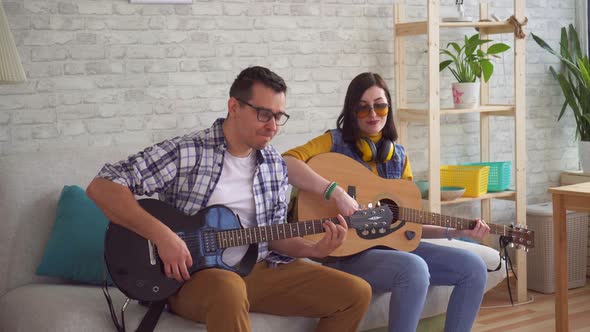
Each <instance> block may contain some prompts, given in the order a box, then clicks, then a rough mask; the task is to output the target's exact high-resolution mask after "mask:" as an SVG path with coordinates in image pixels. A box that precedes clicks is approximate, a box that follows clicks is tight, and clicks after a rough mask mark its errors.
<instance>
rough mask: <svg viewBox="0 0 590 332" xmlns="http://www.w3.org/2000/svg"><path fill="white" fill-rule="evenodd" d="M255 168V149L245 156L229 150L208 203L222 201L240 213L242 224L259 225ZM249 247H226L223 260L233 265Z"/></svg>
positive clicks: (219, 202)
mask: <svg viewBox="0 0 590 332" xmlns="http://www.w3.org/2000/svg"><path fill="white" fill-rule="evenodd" d="M255 170H256V152H255V151H253V152H252V153H250V155H249V156H248V157H245V158H238V157H234V156H232V155H231V154H230V153H229V152H226V153H225V156H224V158H223V168H222V171H221V175H220V177H219V181H218V182H217V185H216V186H215V188H214V189H213V193H212V194H211V197H210V198H209V202H208V203H207V206H210V205H214V204H223V205H225V206H227V207H228V208H230V209H231V210H232V211H233V212H234V213H235V214H236V215H238V216H239V217H240V221H241V223H242V227H244V228H248V227H256V226H257V225H258V223H257V222H256V207H255V202H254V172H255ZM247 250H248V246H247V245H246V246H239V247H230V248H227V249H226V250H225V251H224V252H223V256H222V259H223V262H224V263H225V264H228V265H231V266H234V265H236V264H237V263H238V262H239V261H240V260H242V258H244V255H246V251H247Z"/></svg>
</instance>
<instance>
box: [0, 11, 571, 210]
mask: <svg viewBox="0 0 590 332" xmlns="http://www.w3.org/2000/svg"><path fill="white" fill-rule="evenodd" d="M406 2H407V3H411V4H410V5H409V6H408V8H407V11H406V14H407V16H408V19H410V20H412V19H417V18H422V17H424V15H425V7H424V4H425V1H406ZM472 2H475V1H472ZM3 3H4V8H5V10H6V12H7V15H8V19H9V23H10V25H11V28H12V29H13V33H14V36H15V39H16V42H17V44H18V49H19V51H20V54H21V57H22V60H23V63H24V67H25V70H26V72H27V76H28V78H29V81H28V82H27V83H24V84H21V85H17V86H0V156H1V155H6V154H10V153H17V152H22V151H38V150H51V149H55V148H57V147H60V146H89V147H90V146H105V145H107V146H108V145H116V144H119V143H121V142H134V143H144V144H146V145H147V144H150V143H154V142H156V141H159V140H161V139H164V138H166V137H169V136H172V135H178V134H182V133H185V132H187V131H190V130H194V129H197V128H204V127H206V126H208V125H209V124H210V123H211V122H212V121H213V120H214V119H215V118H216V117H219V116H224V115H225V107H226V98H227V93H228V90H229V86H230V84H231V82H232V81H233V79H234V77H235V76H236V75H237V74H238V73H239V71H240V70H242V69H243V68H244V67H246V66H248V65H255V64H260V65H264V66H268V67H270V68H271V69H273V70H274V71H276V72H277V73H278V74H280V75H282V76H283V77H284V78H285V79H286V81H287V83H288V85H289V88H290V92H289V95H288V100H287V106H288V110H289V113H290V114H292V118H291V121H290V122H289V124H288V125H287V126H286V127H285V128H284V130H283V131H282V133H281V134H280V135H279V137H277V138H276V140H277V142H278V143H279V144H280V145H281V146H283V147H285V148H286V147H290V146H292V145H293V144H297V143H301V142H304V141H305V140H306V139H307V138H310V137H313V136H315V135H317V134H320V133H322V132H323V131H325V130H326V129H329V128H331V127H333V126H334V124H335V119H336V117H337V115H338V113H339V109H340V107H341V105H342V101H343V98H344V94H345V91H346V87H347V84H348V82H349V81H350V79H351V78H352V77H354V76H355V75H357V74H358V73H360V72H363V71H367V70H371V71H376V72H379V73H381V74H382V75H383V76H384V77H385V78H386V79H387V80H388V81H389V82H390V84H391V88H392V90H393V88H394V86H393V77H394V76H393V75H394V72H393V53H392V52H393V42H392V39H391V35H392V34H391V30H392V25H393V20H392V15H393V6H392V2H391V1H389V0H387V1H386V0H329V1H328V0H326V1H317V0H316V1H314V0H292V1H288V0H266V1H243V0H235V1H214V2H209V1H198V0H195V1H194V3H193V4H192V5H132V4H129V3H127V1H125V0H119V1H109V0H101V1H74V0H35V1H34V0H4V1H3ZM452 3H453V2H452V1H450V0H444V1H443V8H442V9H443V13H445V12H447V13H448V12H449V11H450V12H453V6H452ZM491 6H492V9H491V12H496V13H499V16H501V17H507V16H509V15H510V14H511V12H512V11H511V8H512V0H502V1H493V2H492V3H491ZM573 6H574V1H573V0H566V1H560V2H549V1H546V0H529V1H527V16H528V17H529V24H528V26H527V32H530V31H532V32H535V33H537V34H539V35H540V36H542V37H544V38H545V39H546V40H547V41H548V42H549V43H550V44H551V45H554V46H555V45H557V41H558V38H559V31H558V29H556V28H555V27H559V26H563V25H566V24H568V23H571V22H573V19H574V7H573ZM467 10H468V14H470V15H475V14H476V13H477V9H476V8H475V6H472V7H468V8H467ZM475 16H476V15H475ZM460 32H461V33H466V34H472V33H473V31H472V30H465V31H460ZM454 33H455V32H454V31H453V32H449V31H446V32H445V33H444V34H443V37H442V42H441V44H445V43H446V42H447V41H450V40H452V39H453V38H454V37H455V35H454ZM415 40H416V41H415V42H411V43H409V50H408V55H409V56H408V63H409V65H410V67H409V69H408V89H409V92H408V97H409V101H410V103H412V104H415V105H417V106H420V105H424V101H425V97H426V93H427V90H426V89H427V87H426V86H425V84H424V82H425V77H426V76H425V75H426V71H427V69H426V67H425V66H424V65H425V63H426V56H425V54H424V53H423V50H424V46H423V45H424V43H423V42H424V38H423V37H418V38H416V39H415ZM502 41H504V42H507V43H512V41H511V37H510V36H508V35H504V36H503V37H502ZM502 63H503V64H502ZM556 63H557V62H556V61H555V59H553V58H552V57H551V56H549V55H548V54H547V53H546V52H544V51H543V50H541V49H540V48H539V47H538V46H537V45H536V44H535V43H534V42H532V40H531V39H530V38H529V39H528V41H527V90H526V91H527V107H528V109H527V152H528V163H527V168H528V169H527V170H528V174H527V188H528V199H529V202H531V203H534V202H538V201H541V200H547V199H548V198H549V196H548V195H547V194H546V189H547V187H549V186H552V185H555V184H557V182H558V176H559V173H560V172H561V170H564V169H575V168H577V164H578V156H577V145H576V143H575V142H574V138H573V128H574V126H573V121H572V118H571V116H567V117H566V119H564V120H562V121H561V122H559V123H558V122H556V117H557V114H558V111H559V108H560V106H561V103H562V100H563V99H562V97H561V96H560V95H561V92H560V90H559V88H558V86H557V85H556V84H555V82H553V80H552V78H551V77H550V75H549V73H548V66H549V65H555V64H556ZM512 66H513V58H512V56H508V55H507V56H505V57H504V59H503V60H502V61H499V62H497V64H496V67H495V75H494V77H493V78H492V81H491V86H492V99H493V101H496V102H511V100H512V98H513V97H512V89H511V86H512V80H513V76H512V68H513V67H512ZM451 81H452V80H451V76H450V75H449V74H448V73H445V74H443V75H442V79H441V94H442V105H450V103H451V99H450V93H449V90H450V89H449V86H450V82H451ZM392 92H393V91H392ZM394 98H395V96H394ZM443 121H444V124H445V125H444V126H443V129H442V144H443V150H442V151H443V154H442V162H443V163H456V162H463V161H476V160H478V158H479V149H478V144H479V143H478V142H479V131H478V127H479V125H478V117H477V116H474V115H463V116H451V117H446V118H444V119H443ZM513 128H514V126H513V122H512V120H510V119H494V120H493V121H492V131H493V132H494V133H495V134H494V136H493V140H492V141H493V146H492V156H493V158H494V159H495V160H512V159H513V157H512V147H513V145H514V144H513V135H512V132H513ZM411 129H412V130H411V131H410V133H411V134H410V140H411V142H412V143H411V144H410V145H409V146H408V147H407V148H408V150H409V153H410V156H411V158H412V166H413V167H414V170H415V173H416V175H417V177H423V176H424V174H425V165H426V156H427V155H426V153H425V151H424V148H425V147H426V144H427V142H426V140H425V137H426V134H427V130H426V128H424V127H422V126H413V127H412V128H411ZM507 207H508V208H507ZM477 209H478V205H477V204H465V205H464V206H459V207H456V208H453V209H451V210H449V211H450V213H453V214H462V215H470V214H474V213H477ZM512 215H513V209H512V203H503V202H498V203H494V216H495V217H499V219H500V220H504V221H510V219H511V218H512Z"/></svg>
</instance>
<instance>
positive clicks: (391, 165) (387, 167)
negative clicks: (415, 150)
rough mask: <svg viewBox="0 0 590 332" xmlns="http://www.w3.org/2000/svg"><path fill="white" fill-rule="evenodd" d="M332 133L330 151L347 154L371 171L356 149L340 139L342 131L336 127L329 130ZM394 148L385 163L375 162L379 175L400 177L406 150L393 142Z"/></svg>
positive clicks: (389, 177)
mask: <svg viewBox="0 0 590 332" xmlns="http://www.w3.org/2000/svg"><path fill="white" fill-rule="evenodd" d="M330 133H331V134H332V152H337V153H341V154H343V155H345V156H348V157H350V158H352V159H354V160H356V161H358V162H359V163H361V165H363V166H365V167H366V168H367V169H369V170H370V171H371V172H372V171H373V170H372V169H371V166H369V165H367V163H366V162H364V161H363V159H362V158H361V157H359V155H358V154H357V152H356V149H355V148H354V147H352V146H351V145H350V144H348V143H346V142H344V140H343V139H342V132H341V131H340V130H338V129H332V130H330ZM381 144H382V143H381V142H379V143H377V148H379V147H380V146H381ZM394 145H395V150H394V152H393V157H392V158H391V160H389V161H388V162H386V163H377V173H379V176H380V177H382V178H386V179H400V178H401V177H402V172H403V171H404V164H405V162H406V151H405V149H404V147H403V146H401V145H399V144H395V143H394Z"/></svg>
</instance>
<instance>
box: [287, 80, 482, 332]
mask: <svg viewBox="0 0 590 332" xmlns="http://www.w3.org/2000/svg"><path fill="white" fill-rule="evenodd" d="M396 140H397V132H396V129H395V125H394V122H393V115H392V111H391V97H390V94H389V91H388V88H387V85H386V84H385V81H384V80H383V79H382V78H381V77H380V76H379V75H378V74H375V73H362V74H360V75H358V76H357V77H355V78H354V79H353V80H352V82H350V85H349V86H348V91H347V93H346V98H345V100H344V107H343V109H342V112H341V113H340V116H339V117H338V121H337V129H334V130H331V131H328V132H326V133H325V134H323V135H321V136H318V137H316V138H315V139H313V140H311V141H309V142H308V143H306V144H305V145H302V146H300V147H297V148H294V149H292V150H289V151H287V152H286V153H285V154H284V155H283V157H284V158H285V161H286V162H287V167H288V171H289V182H290V183H291V184H292V185H293V186H295V187H296V188H299V189H300V190H306V191H310V192H315V193H318V194H321V195H323V196H324V198H325V199H329V200H334V201H335V203H336V206H337V207H338V209H339V211H340V213H342V214H343V215H351V214H352V213H353V212H354V211H356V210H357V209H358V208H359V206H358V204H357V202H356V201H355V200H354V199H352V198H351V197H350V196H348V194H347V193H346V191H345V190H344V189H343V188H341V187H339V186H336V185H335V183H334V182H330V181H329V180H327V179H325V178H323V177H322V176H320V175H319V174H317V173H315V172H314V171H313V170H312V169H311V168H310V167H309V166H307V164H306V163H305V162H307V161H308V160H309V159H310V158H311V157H313V156H315V155H317V154H320V153H324V152H338V153H341V154H344V155H347V156H349V157H351V158H353V159H355V160H357V161H358V162H360V163H361V164H363V165H364V166H365V167H367V168H369V169H371V170H372V171H373V172H374V173H376V174H378V175H379V176H381V177H384V178H390V179H397V178H401V179H407V180H411V179H412V169H411V167H410V162H409V160H408V156H407V154H406V152H405V149H404V148H403V146H401V145H399V144H395V143H394V142H395V141H396ZM488 232H489V226H487V225H486V224H485V222H484V221H483V220H479V219H478V220H477V224H476V226H475V228H474V229H472V230H457V229H450V228H444V227H439V226H430V225H425V226H423V233H422V236H423V237H424V238H448V239H449V240H450V239H451V238H455V237H468V238H472V239H476V240H480V239H482V238H483V237H484V236H485V235H486V234H487V233H488ZM327 265H328V266H331V267H333V268H335V269H338V270H341V271H345V272H348V273H351V274H354V275H357V276H359V277H361V278H363V279H365V280H366V281H367V282H369V284H371V286H372V288H373V291H374V292H391V300H390V304H389V331H416V328H417V326H418V321H419V319H420V314H421V312H422V308H423V306H424V302H425V299H426V293H427V290H428V286H429V285H431V284H432V285H451V286H455V287H454V289H453V292H452V294H451V298H450V300H449V304H448V309H447V314H446V323H445V331H452V332H459V331H470V330H471V327H472V325H473V322H474V321H475V318H476V317H477V312H478V311H479V307H480V304H481V300H482V298H483V294H484V291H485V285H486V278H487V275H486V266H485V263H484V262H483V260H482V259H481V257H480V256H478V255H476V254H474V253H471V252H469V251H466V250H463V249H458V248H451V247H446V246H437V245H434V244H430V243H426V242H420V244H419V246H418V248H417V249H416V250H414V251H413V252H411V253H408V252H402V251H396V250H387V249H370V250H366V251H364V252H362V253H359V254H357V255H354V256H351V257H347V258H344V259H341V260H339V261H337V262H335V263H328V264H327Z"/></svg>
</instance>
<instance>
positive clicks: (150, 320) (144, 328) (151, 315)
mask: <svg viewBox="0 0 590 332" xmlns="http://www.w3.org/2000/svg"><path fill="white" fill-rule="evenodd" d="M148 306H149V309H148V311H147V312H146V313H145V316H143V319H142V320H141V323H139V326H138V327H137V330H135V332H152V331H153V330H154V328H155V327H156V324H158V320H159V319H160V315H161V314H162V311H164V307H165V306H166V300H162V301H155V302H149V304H148Z"/></svg>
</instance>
